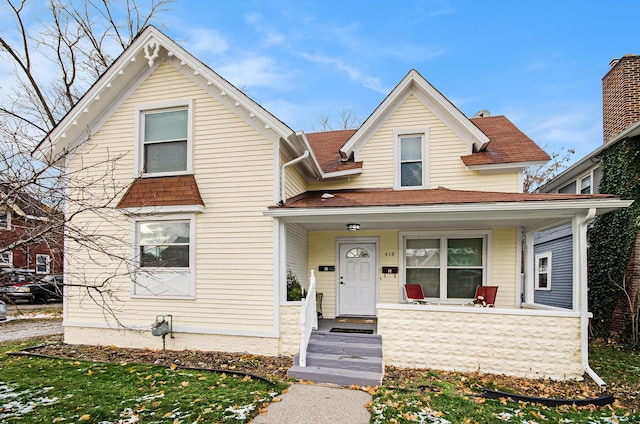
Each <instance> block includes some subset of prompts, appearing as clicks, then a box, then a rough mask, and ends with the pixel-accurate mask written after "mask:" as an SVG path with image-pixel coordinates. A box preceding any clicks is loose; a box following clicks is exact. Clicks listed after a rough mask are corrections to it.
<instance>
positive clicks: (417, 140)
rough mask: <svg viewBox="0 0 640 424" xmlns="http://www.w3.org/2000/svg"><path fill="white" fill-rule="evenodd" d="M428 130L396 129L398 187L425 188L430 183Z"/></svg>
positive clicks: (396, 181) (396, 185)
mask: <svg viewBox="0 0 640 424" xmlns="http://www.w3.org/2000/svg"><path fill="white" fill-rule="evenodd" d="M427 136H428V131H427V130H420V131H416V132H398V131H396V134H395V138H396V177H395V187H396V188H424V187H426V186H427V185H428V174H427V172H428V169H427V167H428V162H427V158H428V149H427Z"/></svg>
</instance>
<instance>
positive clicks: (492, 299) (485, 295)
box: [473, 286, 498, 308]
mask: <svg viewBox="0 0 640 424" xmlns="http://www.w3.org/2000/svg"><path fill="white" fill-rule="evenodd" d="M497 293H498V286H478V287H476V295H475V300H474V302H473V303H476V304H481V305H483V306H486V307H487V308H493V307H495V303H496V294H497ZM480 296H482V300H481V299H480Z"/></svg>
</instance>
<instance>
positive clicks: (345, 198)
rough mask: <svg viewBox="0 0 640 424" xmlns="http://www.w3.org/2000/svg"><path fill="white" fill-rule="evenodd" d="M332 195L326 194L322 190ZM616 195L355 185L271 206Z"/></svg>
mask: <svg viewBox="0 0 640 424" xmlns="http://www.w3.org/2000/svg"><path fill="white" fill-rule="evenodd" d="M327 193H328V194H331V195H332V196H333V197H328V198H323V197H322V196H323V194H327ZM325 197H326V196H325ZM593 198H615V196H613V195H610V194H594V195H586V194H549V193H500V192H488V191H464V190H449V189H446V188H436V189H431V190H393V189H353V190H325V191H308V192H306V193H303V194H301V195H299V196H296V197H293V198H291V199H289V200H288V201H287V202H286V203H285V204H284V206H272V207H271V208H278V207H285V208H340V207H364V206H411V205H414V206H415V205H438V204H462V203H496V202H541V201H549V200H577V199H593Z"/></svg>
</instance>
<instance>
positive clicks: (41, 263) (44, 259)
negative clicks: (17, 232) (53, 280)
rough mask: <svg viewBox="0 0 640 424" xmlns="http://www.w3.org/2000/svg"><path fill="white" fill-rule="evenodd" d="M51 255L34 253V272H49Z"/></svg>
mask: <svg viewBox="0 0 640 424" xmlns="http://www.w3.org/2000/svg"><path fill="white" fill-rule="evenodd" d="M50 264H51V257H50V256H49V255H40V254H38V255H36V274H49V273H50V272H51V267H50Z"/></svg>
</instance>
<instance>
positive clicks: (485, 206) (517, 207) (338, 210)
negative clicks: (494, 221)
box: [264, 199, 633, 218]
mask: <svg viewBox="0 0 640 424" xmlns="http://www.w3.org/2000/svg"><path fill="white" fill-rule="evenodd" d="M632 203H633V200H618V199H594V200H584V199H581V200H549V201H527V202H524V201H523V202H495V203H489V202H487V203H455V204H444V205H408V206H360V207H335V208H330V207H319V208H273V209H269V210H268V211H266V212H264V215H265V216H271V217H274V218H286V217H305V216H340V215H361V216H363V217H364V216H367V215H398V214H424V213H456V212H462V213H466V214H473V213H481V212H485V213H491V212H496V213H497V212H524V211H538V212H544V211H567V210H576V211H577V210H586V209H592V208H593V209H598V210H600V211H602V210H604V211H606V212H609V211H611V210H615V209H622V208H626V207H628V206H630V205H631V204H632ZM600 211H599V212H600Z"/></svg>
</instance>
